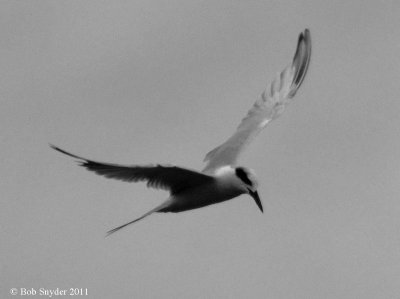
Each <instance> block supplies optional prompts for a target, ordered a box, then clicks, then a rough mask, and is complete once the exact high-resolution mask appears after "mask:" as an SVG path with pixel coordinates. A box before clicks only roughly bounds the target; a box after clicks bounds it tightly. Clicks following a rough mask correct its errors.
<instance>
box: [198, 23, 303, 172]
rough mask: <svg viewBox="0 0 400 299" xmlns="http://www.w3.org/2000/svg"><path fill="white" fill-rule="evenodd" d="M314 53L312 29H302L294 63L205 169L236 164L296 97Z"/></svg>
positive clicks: (211, 154) (209, 156)
mask: <svg viewBox="0 0 400 299" xmlns="http://www.w3.org/2000/svg"><path fill="white" fill-rule="evenodd" d="M310 56H311V37H310V31H309V30H308V29H305V30H304V32H302V33H300V35H299V39H298V43H297V49H296V53H295V55H294V57H293V61H292V64H291V65H289V66H287V67H286V68H285V69H284V70H283V71H282V72H281V73H280V74H278V75H277V76H276V78H275V79H274V80H273V81H272V83H271V84H269V85H268V86H267V88H266V89H265V90H264V92H263V93H262V94H261V96H260V98H259V99H258V100H257V101H256V102H255V103H254V105H253V107H252V108H251V109H250V110H249V112H248V113H247V116H246V117H245V118H244V119H243V120H242V122H241V123H240V125H239V127H238V128H237V130H236V132H235V133H234V134H233V135H232V136H231V137H230V138H229V139H228V140H227V141H225V142H224V143H223V144H221V145H220V146H218V147H216V148H215V149H213V150H212V151H210V152H209V153H208V154H207V155H206V157H205V158H204V161H205V162H208V164H207V165H206V167H205V168H204V170H203V172H206V173H212V172H214V171H215V170H216V169H217V168H219V167H222V166H224V165H235V164H236V162H237V159H238V156H239V154H240V153H241V152H242V151H243V149H244V148H245V146H246V145H248V144H249V143H250V142H251V141H252V140H253V139H254V137H255V136H257V134H258V133H259V132H260V131H261V130H262V129H263V128H264V127H265V126H266V125H267V124H268V123H269V122H270V121H271V120H273V119H275V118H277V117H278V116H279V115H280V114H281V113H282V112H283V110H284V108H285V106H286V105H287V104H288V103H289V102H290V100H291V99H292V98H293V97H294V95H295V94H296V92H297V90H298V89H299V87H300V85H301V83H302V82H303V79H304V77H305V75H306V72H307V69H308V65H309V63H310Z"/></svg>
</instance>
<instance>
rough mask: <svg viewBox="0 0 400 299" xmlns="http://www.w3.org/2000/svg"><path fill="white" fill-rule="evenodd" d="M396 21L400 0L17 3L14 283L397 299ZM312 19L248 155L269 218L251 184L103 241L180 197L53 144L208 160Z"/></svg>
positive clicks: (6, 254) (5, 252) (95, 294)
mask: <svg viewBox="0 0 400 299" xmlns="http://www.w3.org/2000/svg"><path fill="white" fill-rule="evenodd" d="M399 16H400V4H399V2H398V1H298V0H295V1H265V0H260V1H231V0H229V1H186V0H169V1H162V0H157V1H148V0H146V1H145V0H143V1H1V3H0V36H1V42H0V101H1V106H0V131H1V134H0V138H1V164H0V172H1V179H0V189H1V202H0V204H1V209H0V224H1V243H0V250H1V258H0V262H1V272H0V275H1V276H0V284H1V289H0V292H1V294H0V297H2V298H5V297H7V296H10V297H11V295H9V294H8V293H9V289H10V288H12V287H15V288H21V287H25V288H36V289H39V288H41V287H43V288H47V289H51V288H57V287H58V288H61V289H69V288H87V289H88V292H89V295H90V296H89V297H90V298H285V299H287V298H307V299H308V298H342V299H343V298H382V299H384V298H387V299H389V298H399V296H400V217H399V216H400V158H399V153H400V138H399V137H400V120H399V114H400V31H399V28H400V18H399ZM304 28H310V31H311V35H312V41H313V53H312V62H311V65H310V69H309V72H308V74H307V77H306V79H305V81H304V83H303V86H302V88H301V89H300V91H299V92H298V94H297V95H296V98H295V101H294V102H293V103H292V104H291V105H290V106H289V107H288V109H287V110H286V111H285V113H284V114H283V115H282V116H281V117H280V118H279V119H277V120H276V121H274V122H273V123H272V124H270V125H269V127H268V128H267V130H265V131H264V132H262V134H261V135H260V136H259V137H258V138H257V140H256V141H255V142H254V143H253V144H252V145H251V146H250V147H249V148H248V150H247V151H246V152H245V153H244V155H243V156H242V158H241V164H242V165H245V166H248V167H252V168H254V169H255V171H256V172H257V174H258V178H259V181H260V188H259V192H260V195H261V197H262V200H263V203H264V208H265V212H264V214H261V213H260V212H259V210H258V208H257V206H256V205H255V204H254V202H253V200H252V199H251V198H250V197H249V196H241V197H239V198H236V199H234V200H232V201H229V202H226V203H223V204H219V205H215V206H211V207H207V208H204V209H199V210H195V211H190V212H186V213H181V214H157V215H153V216H151V217H149V218H147V219H146V220H144V221H142V222H139V223H137V224H135V225H134V226H130V227H128V228H126V229H124V230H123V231H121V232H119V233H117V234H115V235H112V236H111V237H109V238H104V236H105V232H106V231H107V230H109V229H111V228H113V227H115V226H118V225H120V224H123V223H124V222H127V221H129V220H132V219H134V218H136V217H138V216H140V215H142V214H143V213H145V212H146V211H148V210H150V209H151V208H153V207H154V206H156V205H157V204H159V203H160V201H161V200H163V199H164V198H165V197H166V196H167V193H166V192H165V191H157V190H150V189H146V187H145V184H127V183H124V182H119V181H115V180H107V179H105V178H102V177H99V176H96V175H94V174H92V173H89V172H87V171H85V170H84V169H82V168H79V167H78V166H76V163H75V162H74V159H71V158H69V157H66V156H63V155H61V154H59V153H57V152H55V151H53V150H51V149H50V148H49V147H48V143H53V144H56V145H58V146H60V147H62V148H65V149H67V150H70V151H72V152H73V153H76V154H80V155H82V156H84V157H88V158H92V159H96V160H99V161H105V162H115V163H125V164H148V163H171V164H177V165H180V166H186V167H190V168H195V169H202V168H203V167H204V164H203V163H202V159H203V157H204V155H205V153H206V152H207V151H209V150H211V149H212V148H213V147H215V146H217V145H218V144H220V143H221V142H223V141H224V140H225V139H226V138H227V137H229V136H230V134H231V133H232V132H233V131H234V129H235V128H236V126H237V125H238V124H239V121H240V120H241V118H242V117H243V116H244V115H245V113H246V112H247V110H248V109H249V108H250V107H251V105H252V104H253V102H254V101H255V100H256V99H257V97H258V96H259V94H260V93H261V92H262V90H263V88H264V87H265V85H266V83H267V82H269V81H270V80H271V79H272V78H273V77H274V76H275V74H276V73H277V72H279V71H280V70H282V68H283V67H285V66H286V65H287V64H288V63H290V62H291V59H292V56H293V54H294V50H295V47H296V42H297V37H298V34H299V33H300V32H301V31H302V30H304ZM16 297H18V296H16ZM13 298H15V297H13Z"/></svg>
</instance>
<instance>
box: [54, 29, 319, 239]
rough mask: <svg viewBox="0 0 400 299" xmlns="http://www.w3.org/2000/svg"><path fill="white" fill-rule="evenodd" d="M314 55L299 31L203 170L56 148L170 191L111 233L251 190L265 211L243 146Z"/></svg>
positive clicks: (96, 167) (274, 112) (289, 93)
mask: <svg viewBox="0 0 400 299" xmlns="http://www.w3.org/2000/svg"><path fill="white" fill-rule="evenodd" d="M310 55H311V38H310V32H309V30H308V29H305V30H304V32H302V33H300V35H299V38H298V43H297V49H296V53H295V55H294V58H293V61H292V63H291V64H290V65H289V66H287V67H286V68H285V69H284V70H283V71H282V72H280V73H279V74H278V75H277V76H276V77H275V79H274V80H273V81H272V83H271V84H269V85H268V86H267V88H266V89H265V90H264V91H263V93H262V94H261V96H260V98H259V99H258V100H257V101H256V102H255V103H254V105H253V107H252V108H251V109H250V110H249V112H248V113H247V116H246V117H245V118H244V119H243V120H242V122H241V123H240V125H239V127H238V128H237V130H236V132H235V133H234V134H233V135H232V136H231V137H230V138H229V139H228V140H227V141H225V142H224V143H223V144H221V145H220V146H218V147H216V148H215V149H213V150H212V151H210V152H209V153H208V154H207V155H206V157H205V159H204V161H206V162H207V165H206V167H205V168H204V169H203V171H202V172H198V171H195V170H190V169H187V168H181V167H177V166H162V165H156V166H154V165H148V166H138V165H132V166H123V165H118V164H109V163H101V162H96V161H92V160H89V159H86V158H82V157H79V156H76V155H73V154H71V153H69V152H66V151H64V150H62V149H60V148H58V147H56V146H53V145H50V146H51V147H52V148H53V149H55V150H57V151H59V152H61V153H64V154H66V155H69V156H71V157H74V158H77V159H79V162H80V165H81V166H83V167H85V168H86V169H87V170H90V171H93V172H95V173H97V174H99V175H102V176H105V177H107V178H112V179H117V180H122V181H126V182H138V181H147V186H148V187H151V188H160V189H165V190H168V191H169V192H170V196H169V197H168V198H167V200H165V201H164V202H163V203H162V204H161V205H159V206H157V207H156V208H154V209H152V210H150V211H149V212H147V213H145V214H144V215H142V216H141V217H139V218H137V219H135V220H133V221H130V222H128V223H126V224H123V225H121V226H118V227H116V228H114V229H112V230H110V231H108V232H107V234H108V235H109V234H112V233H114V232H116V231H118V230H120V229H121V228H123V227H125V226H127V225H129V224H132V223H134V222H136V221H138V220H141V219H143V218H145V217H147V216H149V215H150V214H153V213H155V212H182V211H187V210H191V209H197V208H201V207H204V206H208V205H211V204H216V203H219V202H223V201H226V200H229V199H232V198H235V197H237V196H239V195H241V194H249V195H250V196H251V197H253V199H254V200H255V202H256V204H257V205H258V207H259V208H260V210H261V212H263V207H262V203H261V200H260V197H259V195H258V193H257V187H258V182H257V179H256V175H255V173H254V171H253V170H252V169H249V168H246V167H238V166H236V165H237V159H238V157H239V155H240V153H241V152H242V151H243V149H244V148H245V147H246V146H247V145H248V144H249V143H250V142H251V141H252V140H253V139H254V137H255V136H256V135H257V134H258V133H259V132H260V131H261V130H262V129H263V128H264V127H265V126H266V125H267V124H268V123H269V122H270V121H271V120H273V119H275V118H277V117H278V116H279V115H280V114H281V113H282V111H283V110H284V108H285V106H286V105H287V104H288V103H289V102H290V100H291V99H292V98H293V97H294V95H295V94H296V92H297V90H298V89H299V87H300V85H301V83H302V82H303V79H304V76H305V75H306V72H307V69H308V65H309V62H310Z"/></svg>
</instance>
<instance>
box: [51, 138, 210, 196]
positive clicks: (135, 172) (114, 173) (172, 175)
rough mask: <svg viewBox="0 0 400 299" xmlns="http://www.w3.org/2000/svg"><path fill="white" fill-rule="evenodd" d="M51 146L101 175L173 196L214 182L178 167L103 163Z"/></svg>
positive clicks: (208, 177) (204, 175)
mask: <svg viewBox="0 0 400 299" xmlns="http://www.w3.org/2000/svg"><path fill="white" fill-rule="evenodd" d="M50 146H51V147H52V148H53V149H55V150H57V151H59V152H61V153H63V154H66V155H68V156H71V157H74V158H77V159H79V160H80V161H79V162H80V165H81V166H83V167H85V168H86V169H87V170H89V171H93V172H95V173H97V174H99V175H102V176H105V177H107V178H112V179H117V180H122V181H125V182H139V181H147V186H148V187H150V188H159V189H164V190H169V191H170V192H171V194H175V193H178V192H180V191H183V190H184V189H189V188H193V187H196V186H201V185H203V184H207V183H211V182H213V181H214V177H212V176H209V175H206V174H203V173H200V172H197V171H193V170H189V169H185V168H181V167H177V166H161V165H156V166H152V165H149V166H136V165H134V166H123V165H118V164H109V163H101V162H96V161H92V160H88V159H85V158H82V157H79V156H76V155H74V154H71V153H69V152H67V151H64V150H62V149H60V148H58V147H56V146H54V145H50Z"/></svg>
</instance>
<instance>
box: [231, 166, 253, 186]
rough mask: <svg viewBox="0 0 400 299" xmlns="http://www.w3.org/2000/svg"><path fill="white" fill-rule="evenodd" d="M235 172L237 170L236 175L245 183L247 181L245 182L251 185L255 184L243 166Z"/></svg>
mask: <svg viewBox="0 0 400 299" xmlns="http://www.w3.org/2000/svg"><path fill="white" fill-rule="evenodd" d="M235 172H236V176H237V177H238V178H239V179H241V180H242V182H243V183H245V184H247V185H249V186H252V185H253V184H252V182H251V181H250V179H249V177H248V175H247V172H246V171H245V170H244V169H243V168H242V167H238V168H236V170H235Z"/></svg>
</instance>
